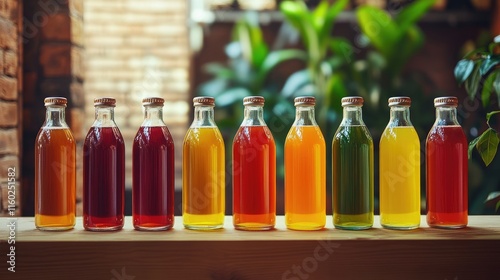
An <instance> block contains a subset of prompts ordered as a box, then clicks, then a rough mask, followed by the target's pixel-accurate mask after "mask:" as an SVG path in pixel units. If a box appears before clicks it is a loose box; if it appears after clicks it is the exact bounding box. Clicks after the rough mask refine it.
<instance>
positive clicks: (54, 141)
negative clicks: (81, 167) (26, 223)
mask: <svg viewBox="0 0 500 280" xmlns="http://www.w3.org/2000/svg"><path fill="white" fill-rule="evenodd" d="M66 103H67V100H66V98H62V97H48V98H45V107H47V113H46V117H45V122H44V123H43V126H42V127H41V128H40V131H39V132H38V135H37V137H36V142H35V225H36V227H37V228H38V229H41V230H67V229H72V228H73V227H74V226H75V207H76V180H75V174H76V162H75V161H76V157H75V156H76V154H75V153H76V146H75V139H74V138H73V135H72V134H71V131H70V130H69V127H68V125H67V124H66V121H65V108H66Z"/></svg>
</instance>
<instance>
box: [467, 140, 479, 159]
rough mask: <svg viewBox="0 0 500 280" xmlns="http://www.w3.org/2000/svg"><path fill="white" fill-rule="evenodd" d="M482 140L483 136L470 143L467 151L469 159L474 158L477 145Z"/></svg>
mask: <svg viewBox="0 0 500 280" xmlns="http://www.w3.org/2000/svg"><path fill="white" fill-rule="evenodd" d="M480 138H481V136H478V137H476V139H474V140H472V141H470V143H469V149H468V150H467V155H468V158H469V159H471V158H472V152H473V151H474V148H475V147H476V144H477V142H478V141H479V139H480Z"/></svg>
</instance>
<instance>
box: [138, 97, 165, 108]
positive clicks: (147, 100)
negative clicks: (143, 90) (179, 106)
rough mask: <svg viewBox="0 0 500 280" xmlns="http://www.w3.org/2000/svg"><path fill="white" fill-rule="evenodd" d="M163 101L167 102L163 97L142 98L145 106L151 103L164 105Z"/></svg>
mask: <svg viewBox="0 0 500 280" xmlns="http://www.w3.org/2000/svg"><path fill="white" fill-rule="evenodd" d="M163 103H165V99H163V98H161V97H146V98H143V99H142V105H143V106H150V105H157V106H163Z"/></svg>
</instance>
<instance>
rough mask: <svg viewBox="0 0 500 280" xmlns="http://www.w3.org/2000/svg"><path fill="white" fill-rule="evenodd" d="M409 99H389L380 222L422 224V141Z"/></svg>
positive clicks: (383, 143) (383, 140) (401, 226)
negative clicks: (414, 122) (413, 120)
mask: <svg viewBox="0 0 500 280" xmlns="http://www.w3.org/2000/svg"><path fill="white" fill-rule="evenodd" d="M410 105H411V99H410V98H409V97H391V98H389V107H390V108H391V113H390V114H391V117H390V120H389V124H388V125H387V127H386V128H385V130H384V132H383V134H382V137H381V138H380V158H379V159H380V174H379V175H380V176H379V182H380V223H381V224H382V226H383V227H385V228H392V229H414V228H417V227H418V226H419V225H420V140H419V139H418V135H417V132H416V131H415V128H414V127H413V125H412V123H411V121H410Z"/></svg>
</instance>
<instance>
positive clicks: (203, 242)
mask: <svg viewBox="0 0 500 280" xmlns="http://www.w3.org/2000/svg"><path fill="white" fill-rule="evenodd" d="M8 221H9V219H8V218H0V261H1V263H2V265H1V266H0V267H1V270H0V279H2V280H3V279H114V280H122V279H123V280H124V279H128V280H132V279H135V280H140V279H221V280H222V279H228V280H229V279H232V280H237V279H242V280H243V279H293V280H297V279H442V280H444V279H453V280H454V279H460V280H462V279H500V270H499V269H498V267H500V265H499V259H500V217H499V216H471V217H470V218H469V226H468V227H467V228H464V229H460V230H442V229H431V228H428V227H427V226H426V223H425V217H422V222H421V225H422V227H421V228H419V229H416V230H412V231H394V230H386V229H382V228H380V226H379V225H380V223H379V219H378V217H376V219H375V227H374V228H373V229H370V230H365V231H343V230H338V229H333V226H332V224H331V216H329V217H328V218H327V228H326V229H324V230H321V231H314V232H303V231H292V230H287V229H286V228H285V226H284V219H283V217H278V219H277V223H276V225H277V226H276V229H275V230H272V231H268V232H245V231H237V230H234V228H233V226H232V220H231V217H226V224H225V228H224V229H221V230H216V231H210V232H201V231H192V230H186V229H184V228H183V226H182V219H181V218H180V217H176V221H175V227H174V229H172V230H169V231H163V232H140V231H135V230H133V227H132V222H131V218H130V217H127V218H126V223H125V227H124V229H123V230H121V231H118V232H105V233H96V232H87V231H84V230H83V229H82V220H81V218H78V219H77V226H76V227H75V229H74V230H71V231H66V232H43V231H39V230H36V229H35V228H34V220H33V218H18V219H17V231H16V244H15V246H16V272H15V273H11V272H8V271H7V267H8V266H6V265H5V264H6V254H7V253H9V252H8V249H9V248H8V245H7V238H8V234H9V233H8V231H7V230H8V228H7V226H6V224H7V222H8Z"/></svg>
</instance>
